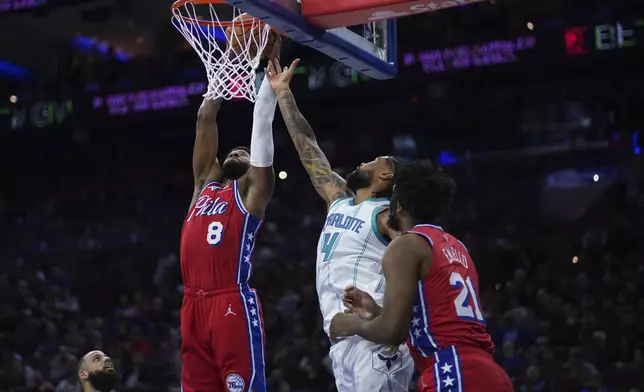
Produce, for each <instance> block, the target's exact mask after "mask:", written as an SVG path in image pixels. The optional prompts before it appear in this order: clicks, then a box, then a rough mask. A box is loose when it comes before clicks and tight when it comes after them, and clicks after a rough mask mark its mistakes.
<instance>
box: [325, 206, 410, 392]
mask: <svg viewBox="0 0 644 392" xmlns="http://www.w3.org/2000/svg"><path fill="white" fill-rule="evenodd" d="M388 205H389V200H388V199H368V200H365V201H363V202H362V203H360V204H357V205H356V204H355V203H354V199H353V198H342V199H338V200H336V201H334V202H333V203H332V204H331V205H330V206H329V213H328V215H327V218H326V222H325V224H324V228H323V229H322V234H321V235H320V240H319V241H318V248H317V276H316V280H317V290H318V299H319V301H320V310H321V311H322V317H323V319H324V331H325V332H326V333H327V334H329V327H330V325H331V320H332V319H333V316H335V315H336V314H337V313H340V312H343V311H344V306H343V305H342V295H343V293H344V289H345V287H347V286H350V285H353V286H356V287H358V288H359V289H361V290H364V291H366V292H368V293H369V294H371V296H372V297H373V298H374V299H375V300H376V302H378V304H379V305H382V301H383V298H384V294H385V285H384V281H385V279H384V276H383V274H382V256H383V254H384V252H385V249H386V247H387V243H388V241H387V240H386V239H385V238H384V237H383V236H382V235H381V234H380V232H379V230H378V225H377V223H376V217H377V215H378V213H379V212H381V211H382V210H383V209H384V207H387V206H388ZM329 355H330V357H331V359H332V361H333V373H334V375H335V379H336V385H337V388H338V392H345V391H346V392H348V391H352V392H363V391H364V392H367V391H368V392H373V391H406V390H407V387H408V386H409V383H410V381H411V377H412V374H413V360H412V359H411V357H410V355H409V351H408V349H407V346H405V345H403V346H400V347H396V348H391V347H388V346H383V345H378V344H375V343H372V342H369V341H366V340H364V339H362V338H361V337H359V336H352V337H349V338H346V339H343V340H341V341H340V342H338V343H336V344H334V345H333V346H332V347H331V351H330V353H329Z"/></svg>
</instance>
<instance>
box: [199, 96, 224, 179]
mask: <svg viewBox="0 0 644 392" xmlns="http://www.w3.org/2000/svg"><path fill="white" fill-rule="evenodd" d="M221 103H222V100H221V99H216V100H204V101H203V103H202V104H201V107H200V108H199V112H198V113H197V132H196V136H195V144H194V149H193V154H192V172H193V175H194V182H195V190H197V189H199V190H201V188H202V187H203V186H204V185H205V183H206V182H210V181H219V180H220V179H221V167H220V166H219V161H218V160H217V152H218V149H219V130H218V128H217V114H219V109H220V108H221Z"/></svg>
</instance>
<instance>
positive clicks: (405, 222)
mask: <svg viewBox="0 0 644 392" xmlns="http://www.w3.org/2000/svg"><path fill="white" fill-rule="evenodd" d="M398 220H399V221H400V231H402V232H403V233H404V232H406V231H409V230H411V229H413V228H414V227H416V225H417V224H418V223H417V222H416V221H414V220H413V219H411V218H409V217H406V216H405V217H403V216H399V217H398Z"/></svg>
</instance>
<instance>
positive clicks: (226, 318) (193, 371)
mask: <svg viewBox="0 0 644 392" xmlns="http://www.w3.org/2000/svg"><path fill="white" fill-rule="evenodd" d="M181 337H182V342H181V356H182V359H183V367H182V375H181V387H182V390H183V392H225V391H227V392H245V391H251V390H252V391H253V392H265V391H266V378H265V375H264V339H265V336H264V320H263V317H262V309H261V305H260V303H259V299H258V298H257V293H256V292H255V290H252V289H250V288H249V287H248V286H246V285H242V286H239V287H233V288H231V289H220V290H211V291H204V290H194V289H186V290H185V295H184V298H183V304H182V306H181Z"/></svg>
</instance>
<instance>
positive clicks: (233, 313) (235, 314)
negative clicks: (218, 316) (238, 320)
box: [224, 304, 237, 317]
mask: <svg viewBox="0 0 644 392" xmlns="http://www.w3.org/2000/svg"><path fill="white" fill-rule="evenodd" d="M231 308H232V306H231V305H230V304H228V310H227V311H226V314H224V317H226V316H228V315H229V314H232V315H233V316H237V313H235V312H233V310H232V309H231Z"/></svg>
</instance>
